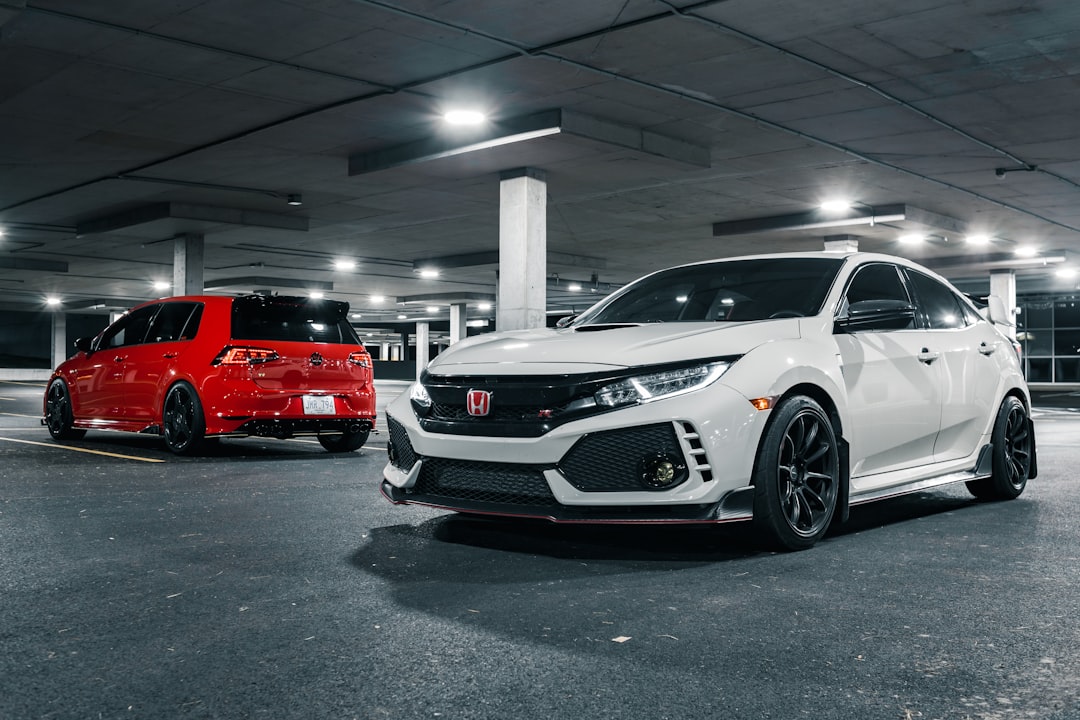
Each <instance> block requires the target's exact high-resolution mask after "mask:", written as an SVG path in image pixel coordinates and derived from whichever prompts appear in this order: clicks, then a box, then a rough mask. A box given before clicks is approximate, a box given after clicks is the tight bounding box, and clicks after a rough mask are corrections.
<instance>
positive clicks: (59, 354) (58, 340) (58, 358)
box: [52, 312, 71, 368]
mask: <svg viewBox="0 0 1080 720" xmlns="http://www.w3.org/2000/svg"><path fill="white" fill-rule="evenodd" d="M70 354H71V349H70V348H69V347H68V341H67V315H65V314H64V313H62V312H54V313H53V314H52V366H53V367H54V368H55V367H56V366H57V365H59V364H60V363H62V362H64V361H65V360H67V359H68V356H69V355H70Z"/></svg>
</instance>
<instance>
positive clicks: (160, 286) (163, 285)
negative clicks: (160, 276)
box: [154, 280, 172, 290]
mask: <svg viewBox="0 0 1080 720" xmlns="http://www.w3.org/2000/svg"><path fill="white" fill-rule="evenodd" d="M171 287H172V283H170V282H165V281H164V280H155V281H154V289H155V290H168V289H169V288H171Z"/></svg>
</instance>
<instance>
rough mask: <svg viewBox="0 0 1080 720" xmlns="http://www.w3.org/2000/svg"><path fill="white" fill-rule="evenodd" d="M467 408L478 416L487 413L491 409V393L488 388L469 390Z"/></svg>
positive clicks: (466, 397) (466, 399)
mask: <svg viewBox="0 0 1080 720" xmlns="http://www.w3.org/2000/svg"><path fill="white" fill-rule="evenodd" d="M465 409H466V410H468V411H469V414H470V415H474V416H476V417H483V416H484V415H487V414H488V412H490V411H491V393H490V392H488V391H487V390H469V394H468V395H466V396H465Z"/></svg>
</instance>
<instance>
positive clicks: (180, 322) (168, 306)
mask: <svg viewBox="0 0 1080 720" xmlns="http://www.w3.org/2000/svg"><path fill="white" fill-rule="evenodd" d="M196 307H201V306H199V305H198V304H197V303H190V302H170V303H163V304H162V306H161V312H159V313H158V314H157V317H155V318H154V322H153V323H152V324H151V325H150V332H149V333H147V336H146V342H152V343H153V342H170V341H173V340H190V339H191V338H193V337H194V336H195V333H194V329H192V330H191V331H188V330H187V326H188V324H189V322H188V321H189V320H190V319H191V316H192V314H193V311H194V310H195V308H196Z"/></svg>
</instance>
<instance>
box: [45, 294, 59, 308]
mask: <svg viewBox="0 0 1080 720" xmlns="http://www.w3.org/2000/svg"><path fill="white" fill-rule="evenodd" d="M45 304H46V305H49V306H50V307H56V306H57V305H59V304H60V298H58V297H55V296H52V295H50V296H49V297H47V298H45Z"/></svg>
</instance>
